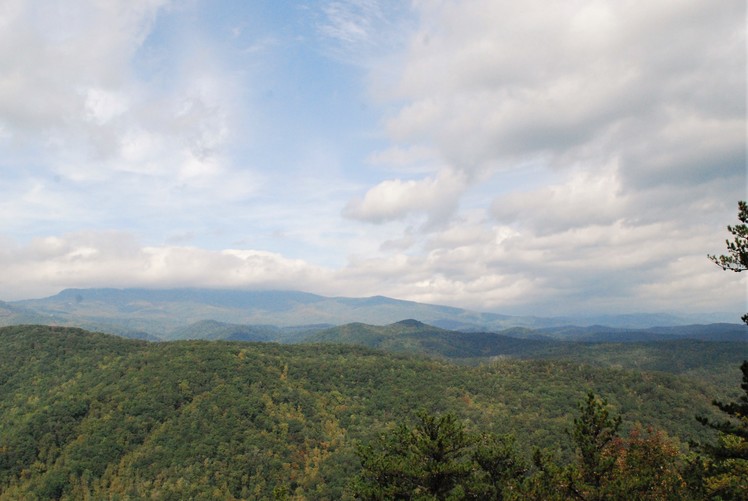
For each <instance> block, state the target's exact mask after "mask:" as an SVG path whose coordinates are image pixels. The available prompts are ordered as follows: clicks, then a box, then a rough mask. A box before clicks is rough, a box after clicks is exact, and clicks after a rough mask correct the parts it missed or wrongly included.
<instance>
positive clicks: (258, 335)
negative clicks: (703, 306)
mask: <svg viewBox="0 0 748 501" xmlns="http://www.w3.org/2000/svg"><path fill="white" fill-rule="evenodd" d="M406 319H414V320H416V321H418V322H422V323H423V324H428V325H427V326H432V327H434V328H438V329H444V330H445V332H447V331H460V332H492V333H496V332H502V334H504V335H508V336H511V337H519V338H536V339H537V338H542V339H564V340H583V341H602V340H605V341H647V340H656V339H672V338H677V337H690V338H695V339H705V338H709V339H714V340H720V339H721V340H736V339H740V338H741V336H744V332H743V331H744V326H741V325H737V324H715V325H711V326H703V325H693V324H696V323H698V324H704V323H711V322H708V321H707V322H704V321H703V320H704V319H703V317H702V318H701V319H700V320H701V322H697V321H694V319H693V318H684V317H679V316H675V315H668V314H621V315H615V316H612V315H607V316H599V317H542V316H540V315H539V316H510V315H501V314H497V313H481V312H475V311H470V310H464V309H460V308H453V307H448V306H440V305H432V304H423V303H416V302H413V301H403V300H398V299H392V298H388V297H384V296H374V297H368V298H349V297H325V296H320V295H316V294H310V293H306V292H299V291H246V290H215V289H160V290H158V289H155V290H150V289H109V288H105V289H66V290H63V291H62V292H60V293H59V294H56V295H54V296H50V297H46V298H41V299H28V300H21V301H13V302H7V303H2V302H0V325H12V324H19V323H42V324H59V325H69V326H80V327H85V328H90V329H97V330H102V331H105V332H112V333H116V334H120V335H125V336H129V337H143V338H150V339H163V340H168V339H196V338H201V339H232V340H251V341H281V342H283V341H294V340H299V339H301V338H304V337H306V336H307V335H310V334H312V333H316V332H319V331H322V330H324V329H327V328H332V327H337V326H343V325H346V324H351V323H357V324H362V325H370V326H386V325H390V324H395V323H397V322H401V321H403V320H406ZM696 320H699V319H696ZM400 327H402V325H401V326H400Z"/></svg>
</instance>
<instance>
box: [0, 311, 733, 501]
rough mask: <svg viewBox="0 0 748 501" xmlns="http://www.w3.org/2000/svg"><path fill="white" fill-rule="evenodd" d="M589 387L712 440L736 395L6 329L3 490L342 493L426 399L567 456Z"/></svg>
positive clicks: (580, 372) (2, 345)
mask: <svg viewBox="0 0 748 501" xmlns="http://www.w3.org/2000/svg"><path fill="white" fill-rule="evenodd" d="M404 327H408V325H407V323H406V325H404ZM410 327H419V326H416V325H410ZM444 335H448V334H444ZM734 373H735V384H734V385H732V386H734V387H737V381H738V371H737V367H736V368H735V371H734ZM588 390H591V391H594V392H596V393H598V394H601V395H604V396H606V397H607V398H608V400H609V402H610V403H611V405H612V406H613V408H614V410H615V411H616V412H618V413H620V414H621V415H622V416H623V418H624V422H625V423H626V425H627V426H632V425H633V423H635V422H641V423H644V424H645V425H652V426H654V427H656V428H659V429H664V430H667V431H668V433H670V434H671V435H673V436H676V437H679V438H680V439H682V440H687V439H691V438H696V437H703V436H704V434H705V432H704V429H702V427H701V426H700V425H699V424H698V423H697V422H696V421H695V420H694V414H696V413H703V414H706V415H712V416H713V415H714V414H713V411H712V407H711V405H710V401H711V399H712V398H714V397H718V398H721V397H723V395H725V394H726V393H729V392H727V391H725V392H724V393H720V392H718V391H717V392H715V388H714V387H713V386H712V385H710V384H708V383H706V382H704V383H701V382H699V381H695V380H693V379H686V378H683V377H680V376H676V375H668V374H664V373H650V372H643V371H631V370H627V369H624V368H609V367H596V366H591V365H588V364H583V363H579V362H562V361H556V360H545V361H525V360H511V359H501V360H497V361H494V362H493V363H490V364H487V365H483V366H477V367H470V366H457V365H454V364H451V363H448V362H444V361H439V360H434V359H429V358H423V357H411V356H405V355H392V354H387V353H385V352H382V351H373V350H370V349H368V348H363V347H355V346H344V345H341V344H307V345H278V344H272V343H246V342H223V341H222V342H208V341H178V342H169V343H149V342H145V341H138V340H128V339H122V338H117V337H112V336H108V335H104V334H96V333H91V332H86V331H82V330H80V329H71V328H54V327H44V326H15V327H6V328H1V329H0V422H2V423H3V425H2V427H0V499H35V498H40V499H48V498H61V499H84V498H85V497H86V496H91V497H92V498H93V499H115V498H119V499H216V498H219V499H221V498H222V499H230V498H232V497H234V498H241V499H272V498H273V496H274V495H280V494H282V493H284V492H285V493H286V494H291V495H294V496H296V497H298V498H299V499H303V498H306V499H340V498H343V497H345V493H346V485H347V482H348V480H349V479H350V478H351V477H352V476H353V475H354V474H355V472H356V471H357V469H358V468H359V463H358V459H357V458H356V456H355V454H354V451H355V447H356V444H358V443H360V442H362V441H363V442H365V441H368V440H371V439H372V438H373V437H374V436H375V435H377V433H378V432H380V431H382V430H386V429H391V428H392V427H393V426H394V425H395V424H396V423H398V422H401V421H402V420H404V419H409V418H410V417H412V416H413V415H414V413H415V412H416V411H417V410H418V409H426V410H428V411H430V412H445V411H451V412H454V413H455V414H456V415H457V416H459V418H460V419H461V420H463V421H464V422H465V423H467V424H468V425H469V427H470V428H471V429H478V430H489V431H493V432H497V433H507V432H508V433H513V434H515V435H516V436H517V437H520V438H521V443H522V448H523V449H524V450H525V451H527V450H529V449H530V448H531V447H532V446H540V447H545V448H549V449H550V450H555V451H558V453H559V454H561V455H562V456H567V457H568V455H569V454H570V444H569V440H568V436H567V435H566V434H565V433H564V430H565V429H566V428H567V427H568V426H569V424H570V422H571V419H572V417H573V415H574V413H575V411H576V405H577V402H579V401H580V400H581V399H582V397H583V396H584V394H585V392H586V391H588Z"/></svg>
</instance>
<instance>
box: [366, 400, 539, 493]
mask: <svg viewBox="0 0 748 501" xmlns="http://www.w3.org/2000/svg"><path fill="white" fill-rule="evenodd" d="M358 455H359V457H360V458H361V466H362V470H361V473H360V474H359V475H358V477H357V478H356V480H355V481H354V483H353V491H354V494H355V495H356V497H357V498H361V499H371V500H383V499H424V500H425V499H439V500H446V499H497V500H501V499H504V498H505V493H509V492H511V491H512V489H513V488H516V485H517V483H518V481H519V480H520V479H521V477H523V476H524V474H525V472H526V468H525V467H524V466H523V464H522V461H521V459H519V458H518V455H517V452H516V449H515V448H514V440H513V439H512V438H511V437H507V436H503V437H497V436H495V435H483V436H478V435H477V434H476V433H471V432H469V431H468V430H467V429H466V427H465V425H464V424H463V423H461V422H460V421H459V420H458V419H457V417H456V416H455V415H454V414H444V415H441V416H437V415H433V414H429V413H426V412H420V413H419V414H418V416H417V420H416V423H415V425H414V426H412V427H409V426H407V425H405V424H403V425H400V426H398V427H397V428H396V429H395V430H394V431H393V432H391V433H389V434H384V435H382V436H381V437H380V438H379V441H378V442H377V443H376V444H375V445H365V446H361V447H360V448H359V450H358Z"/></svg>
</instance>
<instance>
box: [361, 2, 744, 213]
mask: <svg viewBox="0 0 748 501" xmlns="http://www.w3.org/2000/svg"><path fill="white" fill-rule="evenodd" d="M415 8H416V10H417V13H418V15H419V26H418V30H417V32H416V33H415V34H414V35H413V36H412V38H411V41H410V44H409V46H408V49H407V51H406V53H405V56H404V57H403V61H404V62H403V64H402V68H401V73H400V78H399V79H398V80H397V82H396V83H395V84H394V85H393V86H392V87H391V88H390V93H391V94H390V96H391V97H392V98H393V99H396V100H397V102H400V103H403V104H402V105H401V106H399V108H398V110H397V111H396V112H395V113H393V114H392V115H391V116H390V117H389V119H388V120H387V127H388V131H389V135H390V138H391V139H392V140H393V141H394V142H396V143H398V144H400V145H401V146H400V147H399V149H400V150H402V151H409V150H410V149H413V148H421V149H423V148H435V149H436V150H437V151H439V153H440V154H441V158H442V161H443V162H444V163H446V165H448V166H451V168H459V169H462V170H463V171H464V172H466V173H467V174H468V179H469V180H470V181H471V183H472V184H475V183H479V182H482V181H483V180H484V179H485V176H486V174H487V173H488V175H491V174H494V175H500V173H501V172H502V171H505V170H506V169H511V168H514V167H516V166H517V165H519V164H522V163H523V162H536V163H537V162H541V163H543V164H545V165H546V166H547V168H549V169H554V170H562V171H563V170H565V169H578V168H579V167H580V166H581V167H582V168H583V169H586V170H588V171H589V172H590V173H591V174H590V176H594V175H595V174H594V172H596V171H599V172H600V176H601V178H609V177H610V169H609V168H608V166H610V165H611V164H615V165H616V166H617V167H616V168H617V169H618V171H619V172H618V173H617V174H616V176H617V181H618V182H619V183H621V186H620V189H622V190H636V189H641V188H648V187H651V186H652V185H655V184H656V185H662V186H671V185H675V184H688V185H691V186H695V185H698V184H700V183H704V182H709V181H712V180H720V179H721V180H724V181H725V182H726V185H727V184H734V183H735V181H738V182H739V181H740V180H741V179H744V176H745V172H744V167H745V149H744V142H745V112H746V106H745V98H744V96H745V93H744V88H745V50H744V49H745V23H744V22H743V21H744V18H745V5H744V4H743V2H739V1H729V2H725V3H721V4H720V5H719V7H715V5H714V4H713V2H708V1H699V2H690V3H689V5H688V6H684V5H680V4H675V3H667V2H666V3H657V4H652V5H647V6H641V5H636V6H634V5H633V4H631V3H629V2H573V3H555V4H552V5H549V4H548V3H547V2H542V1H531V2H522V3H517V2H495V1H486V0H473V1H469V2H450V1H443V2H417V3H416V4H415ZM374 71H376V70H374ZM396 151H397V150H396ZM571 175H572V176H574V175H575V174H573V173H572V174H571ZM570 182H571V181H570ZM605 182H606V181H605V179H601V180H600V181H591V185H590V186H589V188H591V189H594V185H595V184H600V183H605ZM469 186H471V184H470V183H469V184H466V185H465V186H464V189H465V191H466V190H467V188H468V187H469ZM733 191H734V190H733ZM578 194H580V195H581V192H578ZM735 195H740V194H739V193H734V194H733V196H735ZM581 196H586V195H581ZM580 203H583V202H580Z"/></svg>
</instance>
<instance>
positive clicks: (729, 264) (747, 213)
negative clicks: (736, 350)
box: [708, 200, 748, 324]
mask: <svg viewBox="0 0 748 501" xmlns="http://www.w3.org/2000/svg"><path fill="white" fill-rule="evenodd" d="M738 219H739V220H740V223H741V224H737V225H735V226H729V225H728V226H727V231H729V232H730V233H732V235H733V238H734V240H733V241H732V242H731V241H730V240H726V241H725V245H726V246H727V254H722V255H721V256H719V257H718V256H714V255H709V256H708V257H709V259H711V260H712V261H713V262H714V263H715V264H716V265H717V266H719V267H720V268H722V269H723V270H729V271H734V272H737V273H740V272H742V271H746V270H748V203H746V202H745V201H743V200H741V201H740V202H738ZM742 320H743V322H745V323H746V324H748V313H746V314H745V315H743V317H742Z"/></svg>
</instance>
